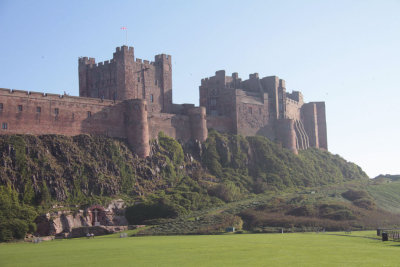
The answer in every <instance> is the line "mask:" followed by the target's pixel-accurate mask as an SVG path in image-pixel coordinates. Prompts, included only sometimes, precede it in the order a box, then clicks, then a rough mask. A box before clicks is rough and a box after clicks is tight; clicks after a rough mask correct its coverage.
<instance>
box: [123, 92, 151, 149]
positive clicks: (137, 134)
mask: <svg viewBox="0 0 400 267" xmlns="http://www.w3.org/2000/svg"><path fill="white" fill-rule="evenodd" d="M125 103H126V112H127V113H126V121H125V123H126V126H125V127H126V136H127V139H128V143H129V145H130V146H131V147H132V149H133V150H134V151H135V153H136V154H137V155H138V156H139V157H147V156H149V155H150V144H149V125H148V121H147V104H146V100H142V99H130V100H127V101H125Z"/></svg>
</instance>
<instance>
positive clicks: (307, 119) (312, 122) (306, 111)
mask: <svg viewBox="0 0 400 267" xmlns="http://www.w3.org/2000/svg"><path fill="white" fill-rule="evenodd" d="M302 117H303V124H304V129H305V130H306V133H307V135H308V139H309V144H310V146H311V147H316V148H318V147H319V142H318V141H319V140H318V120H317V108H316V105H315V103H307V104H304V105H303V107H302Z"/></svg>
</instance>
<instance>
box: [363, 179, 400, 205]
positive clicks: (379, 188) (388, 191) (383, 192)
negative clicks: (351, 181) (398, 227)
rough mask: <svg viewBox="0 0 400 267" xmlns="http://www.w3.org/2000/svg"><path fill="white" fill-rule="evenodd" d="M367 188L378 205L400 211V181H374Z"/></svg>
mask: <svg viewBox="0 0 400 267" xmlns="http://www.w3.org/2000/svg"><path fill="white" fill-rule="evenodd" d="M374 180H375V179H374ZM367 190H368V192H369V194H370V195H371V196H372V197H373V198H374V200H375V202H376V203H377V205H379V206H380V207H382V208H384V209H386V210H388V211H391V212H396V213H400V181H395V182H389V183H382V184H380V183H378V184H374V183H373V184H372V185H370V186H368V188H367Z"/></svg>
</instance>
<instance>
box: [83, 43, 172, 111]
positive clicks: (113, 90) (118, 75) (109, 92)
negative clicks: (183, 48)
mask: <svg viewBox="0 0 400 267" xmlns="http://www.w3.org/2000/svg"><path fill="white" fill-rule="evenodd" d="M79 92H80V96H87V97H92V98H105V99H111V100H113V99H114V98H115V99H117V100H126V99H136V98H138V99H143V100H146V101H147V107H148V110H149V112H160V111H163V112H170V110H171V108H172V66H171V56H168V55H164V54H163V55H157V56H156V57H155V62H149V61H147V60H141V59H136V60H135V58H134V50H133V47H127V46H122V47H117V49H116V52H115V53H114V55H113V59H111V60H110V61H108V60H107V61H105V62H100V63H98V64H96V63H95V59H94V58H90V59H88V58H86V57H84V58H80V59H79Z"/></svg>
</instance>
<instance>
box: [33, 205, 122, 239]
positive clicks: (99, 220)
mask: <svg viewBox="0 0 400 267" xmlns="http://www.w3.org/2000/svg"><path fill="white" fill-rule="evenodd" d="M124 208H125V203H124V201H123V200H121V199H117V200H113V201H112V202H111V203H110V204H109V205H108V206H107V208H103V207H101V206H99V205H93V206H91V207H89V208H87V209H86V210H79V211H77V212H72V211H58V212H53V213H47V214H44V215H41V216H39V217H38V218H37V219H36V220H35V222H36V225H37V234H39V235H40V236H48V235H57V234H60V233H68V234H69V233H72V232H73V231H74V229H76V228H82V227H92V226H127V225H128V221H127V220H126V218H125V216H124Z"/></svg>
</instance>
